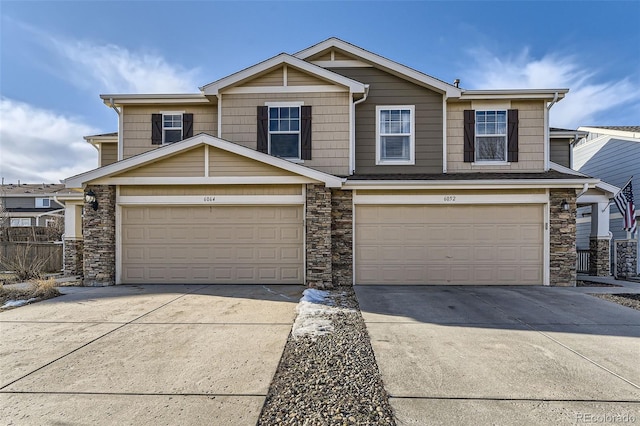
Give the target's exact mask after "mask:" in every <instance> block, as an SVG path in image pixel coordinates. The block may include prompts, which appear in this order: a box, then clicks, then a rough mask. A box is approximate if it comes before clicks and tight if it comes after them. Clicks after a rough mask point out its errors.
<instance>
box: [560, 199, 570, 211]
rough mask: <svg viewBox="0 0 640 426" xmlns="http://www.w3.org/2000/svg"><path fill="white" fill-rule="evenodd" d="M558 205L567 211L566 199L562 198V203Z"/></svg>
mask: <svg viewBox="0 0 640 426" xmlns="http://www.w3.org/2000/svg"><path fill="white" fill-rule="evenodd" d="M560 207H562V210H563V211H565V212H568V211H569V203H567V200H562V204H560Z"/></svg>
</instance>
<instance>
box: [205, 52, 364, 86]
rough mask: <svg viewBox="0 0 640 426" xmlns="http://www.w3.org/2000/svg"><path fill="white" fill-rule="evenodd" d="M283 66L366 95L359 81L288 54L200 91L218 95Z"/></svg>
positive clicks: (215, 82) (223, 79)
mask: <svg viewBox="0 0 640 426" xmlns="http://www.w3.org/2000/svg"><path fill="white" fill-rule="evenodd" d="M283 64H287V65H291V66H293V67H296V68H300V69H301V70H303V71H306V72H308V73H310V74H314V75H316V76H318V77H320V78H323V79H325V80H329V81H331V82H333V83H335V84H339V85H341V86H345V87H347V88H349V90H350V91H351V92H352V93H364V91H365V85H364V84H363V83H360V82H359V81H356V80H352V79H350V78H347V77H344V76H342V75H340V74H337V73H334V72H332V71H329V70H327V69H324V68H322V67H319V66H317V65H314V64H311V63H309V62H306V61H303V60H301V59H298V58H296V57H293V56H291V55H289V54H286V53H281V54H279V55H277V56H274V57H273V58H270V59H267V60H266V61H263V62H260V63H258V64H256V65H254V66H252V67H249V68H245V69H244V70H242V71H239V72H237V73H235V74H231V75H230V76H227V77H224V78H222V79H220V80H217V81H214V82H213V83H209V84H207V85H205V86H202V87H201V88H200V90H201V91H202V93H203V94H204V95H209V96H211V95H217V94H218V93H220V92H221V91H222V90H223V89H224V88H226V87H229V86H232V85H234V84H236V83H238V82H241V81H244V80H246V79H248V78H251V77H252V76H254V75H256V74H260V73H262V72H265V71H268V70H270V69H272V68H275V67H277V66H278V65H283Z"/></svg>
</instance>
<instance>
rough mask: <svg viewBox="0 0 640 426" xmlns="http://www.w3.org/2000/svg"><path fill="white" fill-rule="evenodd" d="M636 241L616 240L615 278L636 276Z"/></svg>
mask: <svg viewBox="0 0 640 426" xmlns="http://www.w3.org/2000/svg"><path fill="white" fill-rule="evenodd" d="M637 271H638V240H616V277H617V278H629V277H637V276H638V272H637Z"/></svg>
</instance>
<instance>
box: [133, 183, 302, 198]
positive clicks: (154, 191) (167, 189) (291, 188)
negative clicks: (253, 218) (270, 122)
mask: <svg viewBox="0 0 640 426" xmlns="http://www.w3.org/2000/svg"><path fill="white" fill-rule="evenodd" d="M300 194H302V188H301V186H300V185H145V186H121V187H120V195H128V196H157V195H164V196H171V195H174V196H175V195H300Z"/></svg>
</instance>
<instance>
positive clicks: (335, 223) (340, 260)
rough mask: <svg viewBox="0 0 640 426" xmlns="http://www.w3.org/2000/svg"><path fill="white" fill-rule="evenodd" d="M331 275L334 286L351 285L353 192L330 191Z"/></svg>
mask: <svg viewBox="0 0 640 426" xmlns="http://www.w3.org/2000/svg"><path fill="white" fill-rule="evenodd" d="M331 273H332V275H333V278H332V281H333V285H334V286H352V285H353V192H352V191H344V190H341V189H332V190H331Z"/></svg>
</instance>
